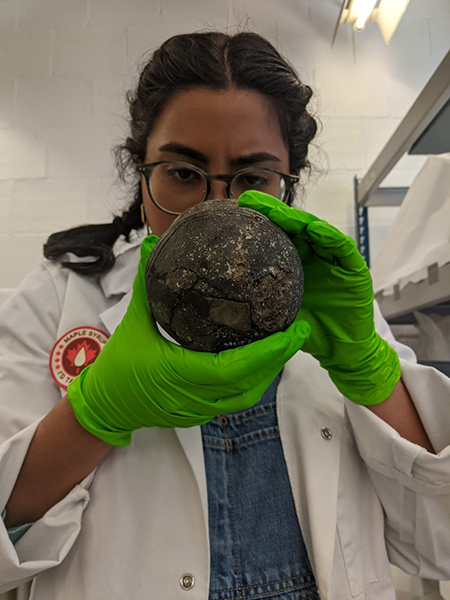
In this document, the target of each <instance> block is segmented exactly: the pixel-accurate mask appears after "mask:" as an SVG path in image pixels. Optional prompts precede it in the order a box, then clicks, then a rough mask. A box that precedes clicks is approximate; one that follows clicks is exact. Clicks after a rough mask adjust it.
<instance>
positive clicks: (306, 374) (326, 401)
mask: <svg viewBox="0 0 450 600" xmlns="http://www.w3.org/2000/svg"><path fill="white" fill-rule="evenodd" d="M277 412H278V422H279V428H280V437H281V441H282V445H283V450H284V454H285V459H286V465H287V469H288V473H289V478H290V481H291V486H292V492H293V496H294V501H295V505H296V509H297V515H298V518H299V523H300V528H301V531H302V534H303V538H304V541H305V545H306V548H307V550H308V556H309V559H310V562H311V566H312V568H313V571H314V574H315V576H316V583H317V585H318V587H319V589H320V591H321V594H322V596H323V597H325V598H328V597H329V592H330V581H331V573H332V567H333V555H334V547H335V535H336V519H337V500H338V482H339V466H340V446H341V436H342V428H343V422H344V421H343V419H344V398H343V396H342V395H341V394H340V393H339V392H338V390H337V389H336V388H335V386H334V385H333V383H332V382H331V380H330V378H329V376H328V373H327V372H326V371H325V370H324V369H322V368H321V367H320V365H319V363H318V362H317V361H316V360H315V359H314V358H313V357H312V356H310V355H309V354H305V353H303V352H298V353H297V354H296V355H295V356H294V357H293V358H292V359H291V360H290V361H289V362H288V363H287V364H286V365H285V368H284V371H283V376H282V378H281V381H280V384H279V387H278V395H277ZM324 428H326V429H324ZM327 430H328V431H327ZM330 432H331V434H332V437H331V439H327V437H329V434H330Z"/></svg>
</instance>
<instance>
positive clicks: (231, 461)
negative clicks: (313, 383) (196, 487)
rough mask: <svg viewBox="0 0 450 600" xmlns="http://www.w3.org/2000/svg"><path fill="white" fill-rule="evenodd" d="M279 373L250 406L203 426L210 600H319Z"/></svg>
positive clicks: (218, 417)
mask: <svg viewBox="0 0 450 600" xmlns="http://www.w3.org/2000/svg"><path fill="white" fill-rule="evenodd" d="M280 378H281V373H280V374H279V375H278V376H277V377H276V378H275V380H274V381H273V382H272V383H271V385H270V386H269V388H268V389H267V390H266V391H265V392H264V394H263V396H262V397H261V400H260V401H259V402H258V403H257V404H255V405H254V406H253V407H252V408H250V409H247V410H243V411H238V412H234V413H230V414H226V415H218V416H217V417H214V418H213V419H212V420H211V421H210V422H209V423H206V424H205V425H202V426H201V432H202V441H203V450H204V456H205V467H206V481H207V489H208V510H209V535H210V555H211V557H210V558H211V575H210V594H209V600H247V599H251V600H259V599H261V600H263V599H267V598H275V599H276V600H303V599H306V598H307V599H311V600H314V599H318V598H319V593H318V590H317V588H316V584H315V579H314V574H313V572H312V569H311V565H310V563H309V559H308V554H307V550H306V547H305V544H304V541H303V536H302V532H301V530H300V526H299V523H298V519H297V514H296V511H295V505H294V499H293V496H292V490H291V485H290V482H289V478H288V473H287V468H286V463H285V460H284V455H283V449H282V446H281V440H280V434H279V430H278V420H277V413H276V394H277V387H278V383H279V381H280Z"/></svg>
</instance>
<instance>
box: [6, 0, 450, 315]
mask: <svg viewBox="0 0 450 600" xmlns="http://www.w3.org/2000/svg"><path fill="white" fill-rule="evenodd" d="M339 4H340V3H339V2H338V1H337V0H280V1H279V2H273V1H272V0H225V1H224V0H190V1H189V2H186V1H184V0H158V1H156V0H155V1H151V0H2V2H0V256H1V261H0V303H1V302H2V301H3V300H4V299H6V297H7V296H8V294H9V293H10V291H11V290H13V289H14V288H15V287H17V285H18V283H19V282H20V281H21V280H22V278H23V277H24V276H25V274H26V273H27V272H29V271H30V270H31V269H32V268H34V267H35V265H37V264H38V263H39V261H40V260H41V246H42V243H43V242H44V241H45V239H46V237H47V236H48V234H50V233H51V232H53V231H57V230H59V229H63V228H67V227H70V226H75V225H79V224H81V223H85V222H86V223H87V222H91V223H92V222H99V221H108V220H111V218H112V215H113V214H114V213H117V212H120V211H121V210H122V209H123V208H124V207H125V206H126V203H127V195H126V190H124V189H123V188H121V187H120V186H118V184H117V182H116V178H115V172H114V168H113V162H112V158H111V148H112V146H113V145H114V144H115V143H117V142H118V141H119V140H121V139H122V137H123V135H124V132H125V130H124V127H125V125H124V117H125V116H126V109H125V100H124V95H125V91H126V90H127V89H129V88H130V87H132V85H133V82H134V81H135V76H136V64H137V61H138V60H139V59H140V58H141V57H142V54H143V53H144V52H145V51H149V50H152V49H154V48H156V47H157V46H158V45H159V44H160V43H161V42H162V41H163V40H164V39H166V38H167V37H169V36H170V35H173V34H175V33H181V32H185V31H191V30H195V29H198V28H212V27H214V25H217V26H218V27H221V28H224V27H226V26H234V25H236V24H237V25H239V26H241V27H243V26H245V25H246V24H247V25H248V26H249V27H251V28H254V29H256V30H257V31H259V32H261V33H262V34H264V35H266V36H267V37H268V38H269V39H270V40H271V41H272V42H273V43H275V44H276V45H277V46H278V47H279V49H280V50H281V51H282V52H283V53H285V54H286V55H287V57H288V58H289V59H290V60H291V62H292V63H293V64H294V65H295V67H296V68H297V69H298V70H299V72H300V74H301V76H302V77H303V79H304V80H305V81H306V82H307V83H309V84H310V85H311V86H312V87H313V88H314V90H316V94H315V97H314V101H313V104H314V107H315V108H316V111H317V113H318V116H319V117H320V119H321V121H322V124H323V131H322V132H321V134H320V135H319V136H318V137H317V140H316V143H317V145H318V146H319V149H320V151H319V152H318V153H317V152H316V151H315V149H314V148H313V149H312V156H313V157H315V156H316V155H317V159H318V160H319V162H320V166H322V167H326V165H327V163H328V169H327V173H326V174H325V175H323V176H321V177H320V178H319V179H318V182H317V183H315V184H313V183H312V184H311V186H310V189H309V191H308V192H307V194H306V197H305V208H306V209H307V210H309V211H310V212H313V213H315V214H317V215H319V216H321V217H322V218H325V219H327V220H329V221H331V222H332V223H333V224H335V225H336V226H338V227H339V228H341V229H342V230H343V231H345V232H347V233H350V234H353V231H354V224H353V177H354V175H355V174H356V175H358V176H362V175H364V173H365V172H366V170H367V168H368V166H369V165H370V163H371V161H372V160H373V159H374V158H375V156H376V155H377V153H378V152H379V150H380V149H381V148H382V147H383V145H384V143H385V142H386V141H387V139H388V137H389V136H390V134H391V133H392V132H393V131H394V129H395V127H396V126H397V124H398V122H399V121H400V120H401V118H402V117H403V116H404V114H405V112H406V111H407V110H408V108H409V106H410V105H411V103H412V102H413V101H414V99H415V98H416V97H417V94H418V93H419V92H420V90H421V89H422V87H423V85H424V84H425V83H426V81H427V80H428V78H429V77H430V75H431V74H432V72H433V71H434V69H435V68H436V66H437V65H438V64H439V62H440V60H441V59H442V58H443V56H444V54H445V53H446V51H447V50H448V48H449V40H450V2H449V1H448V0H411V1H410V5H409V7H408V10H407V12H406V14H405V16H404V19H403V21H402V22H401V24H400V27H399V29H398V31H397V32H396V34H395V36H394V38H393V40H392V42H391V44H390V46H389V47H386V46H385V45H384V42H383V40H382V38H381V34H380V32H379V30H378V28H377V26H375V25H374V24H369V26H368V27H367V29H366V31H365V32H364V33H363V34H362V35H354V34H353V32H352V30H351V28H350V27H348V26H347V27H344V26H341V28H340V30H339V33H338V37H337V40H336V43H335V46H334V48H333V49H331V38H332V35H333V30H334V24H335V21H336V18H337V15H338V11H339ZM421 160H422V159H420V158H416V157H414V158H412V157H407V159H405V160H403V161H401V163H400V164H399V166H398V168H397V169H396V170H395V171H394V172H393V173H392V174H391V176H390V181H391V182H393V183H395V184H398V185H401V184H404V185H409V184H410V183H411V181H412V179H413V177H414V175H415V173H416V172H417V170H418V168H420V164H421ZM376 210H377V212H376V213H374V212H373V211H372V214H373V224H374V227H373V228H372V229H371V234H372V240H371V246H372V255H373V256H374V255H375V254H376V252H377V250H378V248H379V247H380V244H381V242H382V240H383V238H384V236H385V234H386V232H387V230H388V228H389V225H390V223H391V222H392V219H393V212H395V209H393V210H392V209H376Z"/></svg>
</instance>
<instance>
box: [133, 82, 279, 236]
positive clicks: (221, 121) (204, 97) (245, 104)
mask: <svg viewBox="0 0 450 600" xmlns="http://www.w3.org/2000/svg"><path fill="white" fill-rule="evenodd" d="M160 160H177V161H183V162H187V163H190V164H193V165H196V166H197V167H200V168H201V169H203V171H206V173H210V174H219V173H220V174H231V173H234V172H236V171H238V170H239V169H243V168H245V167H256V166H257V167H266V168H269V169H276V170H277V171H282V172H283V173H289V153H288V148H287V147H286V144H285V142H284V140H283V137H282V135H281V130H280V126H279V123H278V120H277V118H276V115H274V114H273V111H272V110H271V107H270V104H269V102H268V100H267V99H266V98H264V97H263V96H261V95H260V94H258V93H257V92H252V91H247V90H233V91H225V92H224V91H220V92H218V91H215V90H212V89H209V88H203V87H202V88H194V89H192V90H189V91H186V92H180V93H179V94H177V95H176V96H174V97H173V98H172V99H171V100H170V101H169V102H168V103H167V105H166V107H165V108H164V110H163V112H162V113H161V115H160V117H159V119H158V121H157V123H156V126H155V128H154V130H153V131H152V133H151V134H150V135H149V137H148V140H147V152H146V155H145V163H153V162H156V161H160ZM141 185H142V194H143V199H144V207H145V213H146V215H147V221H148V223H149V225H150V228H151V230H152V233H154V234H156V235H158V236H160V235H162V234H163V233H164V231H166V229H167V228H168V227H169V226H170V224H171V223H172V222H173V221H174V219H175V218H176V216H175V215H170V214H167V213H165V212H163V211H162V210H160V209H159V208H158V207H157V206H155V204H154V203H153V202H152V200H151V198H150V196H149V193H148V190H147V185H146V183H145V180H144V178H143V177H142V181H141ZM225 197H226V184H225V183H224V182H221V181H213V182H212V183H211V193H210V195H209V196H208V198H207V199H208V200H210V199H213V198H225Z"/></svg>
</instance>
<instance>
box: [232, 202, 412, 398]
mask: <svg viewBox="0 0 450 600" xmlns="http://www.w3.org/2000/svg"><path fill="white" fill-rule="evenodd" d="M238 204H239V206H243V207H246V208H251V209H253V210H257V211H258V212H260V213H262V214H264V215H266V216H267V217H268V218H269V219H270V220H271V221H273V222H274V223H276V224H277V225H278V226H279V227H281V228H282V229H283V230H284V231H285V232H286V233H287V234H288V235H289V237H290V238H291V240H292V242H293V243H294V245H295V247H296V248H297V251H298V253H299V256H300V259H301V261H302V266H303V272H304V278H305V282H304V285H305V289H304V293H303V299H302V304H301V308H300V311H299V313H298V318H301V319H303V320H305V321H307V322H308V323H309V324H310V326H311V335H310V337H309V339H308V341H307V342H306V343H305V344H304V346H303V347H302V350H303V351H304V352H308V353H309V354H311V355H312V356H314V358H316V359H317V360H318V361H319V362H320V364H321V366H322V367H323V368H324V369H326V370H327V371H328V373H329V375H330V378H331V379H332V381H333V382H334V384H335V385H336V387H337V388H338V389H339V391H340V392H341V393H342V394H343V395H344V396H346V397H347V398H349V399H350V400H353V401H354V402H356V403H359V404H365V405H373V404H379V403H381V402H383V401H384V400H386V398H388V396H390V394H391V393H392V391H393V389H394V387H395V384H396V383H397V381H398V380H399V379H400V377H401V371H400V361H399V358H398V355H397V353H396V351H395V350H394V349H393V348H391V347H390V346H389V344H388V342H387V341H386V340H384V339H383V338H381V337H380V336H379V335H378V334H377V333H376V331H375V325H374V311H373V300H374V294H373V286H372V277H371V275H370V272H369V269H368V268H367V265H366V262H365V260H364V259H363V257H362V256H361V254H360V252H359V250H358V248H357V246H356V243H355V242H354V240H353V239H352V238H351V237H349V236H346V235H344V234H343V233H341V232H340V231H339V230H338V229H336V227H333V226H332V225H330V224H329V223H327V222H326V221H323V220H322V219H319V218H318V217H315V216H314V215H312V214H310V213H308V212H305V211H303V210H299V209H297V208H293V207H290V206H288V205H286V204H284V203H283V202H281V201H280V200H277V199H276V198H274V197H273V196H269V195H267V194H263V193H261V192H254V191H249V192H245V193H244V194H242V196H240V198H239V200H238Z"/></svg>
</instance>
